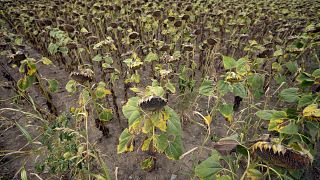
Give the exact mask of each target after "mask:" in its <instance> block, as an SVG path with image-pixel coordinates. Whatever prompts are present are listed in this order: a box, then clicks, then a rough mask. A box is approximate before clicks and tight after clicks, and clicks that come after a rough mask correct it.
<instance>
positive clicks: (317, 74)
mask: <svg viewBox="0 0 320 180" xmlns="http://www.w3.org/2000/svg"><path fill="white" fill-rule="evenodd" d="M312 76H313V77H314V78H320V69H316V70H315V71H313V73H312Z"/></svg>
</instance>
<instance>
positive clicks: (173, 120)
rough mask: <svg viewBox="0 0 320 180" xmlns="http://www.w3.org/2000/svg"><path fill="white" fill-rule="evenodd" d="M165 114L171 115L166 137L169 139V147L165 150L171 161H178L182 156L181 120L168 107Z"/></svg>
mask: <svg viewBox="0 0 320 180" xmlns="http://www.w3.org/2000/svg"><path fill="white" fill-rule="evenodd" d="M165 112H166V113H167V114H168V115H169V119H168V122H167V132H166V136H167V137H168V138H167V139H168V147H167V148H166V149H165V154H166V155H167V157H168V158H169V159H175V160H178V159H179V157H180V156H181V155H182V148H183V146H182V140H181V135H182V129H181V123H180V118H179V116H178V114H177V113H176V112H174V110H173V109H171V108H170V107H168V106H166V107H165Z"/></svg>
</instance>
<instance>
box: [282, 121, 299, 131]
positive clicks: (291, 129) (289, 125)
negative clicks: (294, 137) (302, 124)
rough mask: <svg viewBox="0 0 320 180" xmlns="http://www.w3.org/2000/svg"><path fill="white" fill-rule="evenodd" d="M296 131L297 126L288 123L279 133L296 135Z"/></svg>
mask: <svg viewBox="0 0 320 180" xmlns="http://www.w3.org/2000/svg"><path fill="white" fill-rule="evenodd" d="M298 130H299V127H298V125H296V124H294V123H290V124H288V125H286V126H285V127H283V128H281V129H280V131H279V132H280V133H283V134H297V133H298Z"/></svg>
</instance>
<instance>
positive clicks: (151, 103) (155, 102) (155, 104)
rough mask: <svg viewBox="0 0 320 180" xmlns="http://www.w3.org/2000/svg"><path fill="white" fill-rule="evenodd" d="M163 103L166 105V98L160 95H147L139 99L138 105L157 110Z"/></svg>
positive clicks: (142, 107) (149, 109) (147, 109)
mask: <svg viewBox="0 0 320 180" xmlns="http://www.w3.org/2000/svg"><path fill="white" fill-rule="evenodd" d="M165 105H167V100H166V99H165V98H163V97H160V96H149V97H146V98H142V99H141V100H140V101H139V107H140V108H141V109H143V110H146V111H159V110H161V109H162V108H163V107H164V106H165Z"/></svg>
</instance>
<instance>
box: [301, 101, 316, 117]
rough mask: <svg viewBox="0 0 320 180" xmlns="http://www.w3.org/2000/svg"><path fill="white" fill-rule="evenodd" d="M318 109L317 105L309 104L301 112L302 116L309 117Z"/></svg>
mask: <svg viewBox="0 0 320 180" xmlns="http://www.w3.org/2000/svg"><path fill="white" fill-rule="evenodd" d="M317 108H318V105H317V104H310V105H309V106H307V107H305V108H304V110H303V111H302V114H303V116H305V117H307V116H311V115H312V114H313V113H314V112H315V111H316V110H317Z"/></svg>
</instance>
